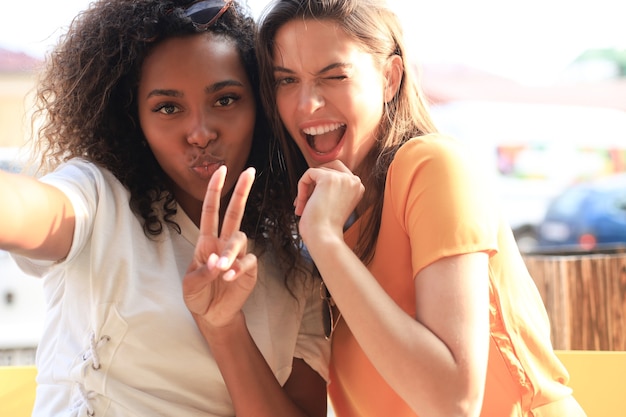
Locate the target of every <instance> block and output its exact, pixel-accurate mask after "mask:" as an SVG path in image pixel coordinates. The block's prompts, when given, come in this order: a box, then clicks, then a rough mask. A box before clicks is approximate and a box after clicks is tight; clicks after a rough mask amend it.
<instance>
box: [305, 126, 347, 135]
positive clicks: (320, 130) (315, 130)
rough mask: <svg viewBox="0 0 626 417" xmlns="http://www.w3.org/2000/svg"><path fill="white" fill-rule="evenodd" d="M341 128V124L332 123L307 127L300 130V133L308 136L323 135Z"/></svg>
mask: <svg viewBox="0 0 626 417" xmlns="http://www.w3.org/2000/svg"><path fill="white" fill-rule="evenodd" d="M341 126H343V124H342V123H332V124H329V125H324V126H316V127H307V128H306V129H302V131H303V132H304V133H305V134H307V135H310V136H316V135H323V134H324V133H328V132H332V131H333V130H337V129H339V128H340V127H341Z"/></svg>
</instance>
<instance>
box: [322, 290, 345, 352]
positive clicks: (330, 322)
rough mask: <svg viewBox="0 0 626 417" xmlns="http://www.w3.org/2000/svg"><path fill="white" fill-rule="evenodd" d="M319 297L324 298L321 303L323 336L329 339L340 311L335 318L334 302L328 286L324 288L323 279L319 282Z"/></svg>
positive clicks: (338, 318) (339, 316)
mask: <svg viewBox="0 0 626 417" xmlns="http://www.w3.org/2000/svg"><path fill="white" fill-rule="evenodd" d="M320 297H322V300H324V303H322V320H323V323H324V336H326V340H329V339H330V338H331V337H332V335H333V333H334V332H335V328H336V327H337V323H339V320H340V319H341V311H339V314H337V318H335V313H334V311H335V308H334V307H335V302H334V301H333V297H331V295H330V292H329V291H328V288H326V284H324V281H322V283H321V284H320Z"/></svg>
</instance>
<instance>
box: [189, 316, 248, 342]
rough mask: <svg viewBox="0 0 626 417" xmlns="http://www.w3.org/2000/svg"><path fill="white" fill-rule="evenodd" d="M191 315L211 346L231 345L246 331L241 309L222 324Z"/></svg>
mask: <svg viewBox="0 0 626 417" xmlns="http://www.w3.org/2000/svg"><path fill="white" fill-rule="evenodd" d="M193 317H194V320H195V321H196V324H197V325H198V328H199V329H200V332H201V333H202V335H203V336H204V338H205V340H206V341H207V343H208V344H209V346H212V347H213V346H218V345H231V344H232V343H233V341H235V340H237V339H238V338H240V337H241V335H242V334H245V333H247V331H248V328H247V326H246V318H245V316H244V314H243V311H241V310H240V311H239V312H238V313H237V314H235V315H234V316H233V318H232V319H231V320H230V321H229V322H227V323H225V324H222V325H213V324H211V323H209V322H208V321H206V320H205V319H204V318H202V316H199V315H197V314H194V315H193Z"/></svg>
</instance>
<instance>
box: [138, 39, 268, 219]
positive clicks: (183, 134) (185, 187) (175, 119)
mask: <svg viewBox="0 0 626 417" xmlns="http://www.w3.org/2000/svg"><path fill="white" fill-rule="evenodd" d="M138 94H139V96H138V102H139V121H140V123H141V128H142V130H143V132H144V135H145V137H146V140H147V141H148V145H149V146H150V149H151V150H152V152H153V153H154V155H155V157H156V159H157V161H158V162H159V164H160V165H161V167H162V168H163V170H164V171H165V173H166V174H167V176H168V177H169V178H170V180H171V182H172V186H173V191H174V195H175V197H176V200H177V202H178V203H179V204H180V205H181V207H182V208H183V210H185V212H186V213H187V214H189V215H190V216H191V218H192V219H194V217H196V214H197V215H198V216H199V213H200V210H201V207H202V201H203V199H204V195H205V192H206V188H207V184H208V182H209V178H211V176H212V175H213V173H214V172H215V170H216V169H217V168H218V167H219V166H220V165H226V166H227V168H228V176H227V178H226V183H225V186H224V193H226V192H228V191H230V190H231V189H232V187H233V186H234V184H235V182H236V180H237V177H238V176H239V173H240V172H241V171H242V170H243V169H244V168H245V164H246V161H247V159H248V155H249V153H250V148H251V145H252V137H253V131H254V124H255V115H256V103H255V99H254V95H253V92H252V87H251V85H250V82H249V80H248V76H247V74H246V71H245V68H244V66H243V64H242V62H241V59H240V58H239V55H238V52H237V49H236V47H235V44H234V43H233V42H232V41H230V40H228V39H226V38H224V37H218V36H214V35H212V34H200V35H194V36H190V37H184V38H172V39H168V40H166V41H164V42H162V43H161V44H159V45H157V46H156V47H155V48H154V50H153V51H152V52H151V53H150V54H149V55H148V56H147V57H146V59H145V61H144V63H143V66H142V69H141V77H140V82H139V92H138ZM198 219H199V217H198ZM195 220H197V219H195Z"/></svg>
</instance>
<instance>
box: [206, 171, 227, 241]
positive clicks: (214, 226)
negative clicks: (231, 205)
mask: <svg viewBox="0 0 626 417" xmlns="http://www.w3.org/2000/svg"><path fill="white" fill-rule="evenodd" d="M225 179H226V166H225V165H222V166H220V167H219V168H218V169H217V170H216V171H215V172H214V173H213V175H212V176H211V179H210V180H209V185H208V186H207V190H206V194H205V195H204V201H203V202H202V215H201V217H200V235H201V236H202V235H205V236H206V235H208V236H214V237H217V236H218V230H219V220H220V218H219V216H220V198H221V195H222V188H224V180H225Z"/></svg>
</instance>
